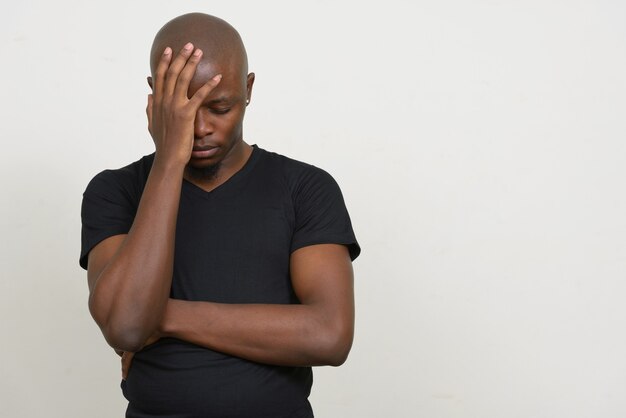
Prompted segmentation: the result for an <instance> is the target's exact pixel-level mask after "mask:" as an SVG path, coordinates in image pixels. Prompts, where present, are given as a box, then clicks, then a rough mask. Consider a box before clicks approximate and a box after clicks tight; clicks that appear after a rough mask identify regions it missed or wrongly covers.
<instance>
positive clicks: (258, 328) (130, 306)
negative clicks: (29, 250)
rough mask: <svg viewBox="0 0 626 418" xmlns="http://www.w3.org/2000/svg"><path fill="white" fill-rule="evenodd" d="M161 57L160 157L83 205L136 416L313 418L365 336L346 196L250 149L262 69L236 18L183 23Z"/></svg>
mask: <svg viewBox="0 0 626 418" xmlns="http://www.w3.org/2000/svg"><path fill="white" fill-rule="evenodd" d="M150 64H151V70H152V76H151V77H148V83H149V84H150V87H151V89H152V94H150V95H148V106H147V115H148V129H149V131H150V134H151V136H152V138H153V140H154V143H155V148H156V150H155V153H153V154H151V155H149V156H145V157H143V158H141V159H140V160H138V161H136V162H134V163H132V164H130V165H128V166H126V167H124V168H122V169H119V170H106V171H104V172H102V173H100V174H98V175H97V176H96V177H95V178H94V179H93V180H92V181H91V182H90V183H89V186H88V187H87V190H86V191H85V193H84V196H83V207H82V220H83V229H82V250H81V256H80V263H81V266H83V268H86V269H87V272H88V273H87V275H88V283H89V291H90V295H89V309H90V312H91V314H92V316H93V318H94V319H95V321H96V323H97V324H98V325H99V326H100V329H101V330H102V333H103V334H104V337H105V339H106V340H107V342H108V343H109V345H111V347H113V348H114V349H115V350H116V351H118V352H119V353H123V357H122V358H123V363H124V377H125V380H123V381H122V389H123V392H124V396H125V397H126V398H127V399H128V401H129V405H128V410H127V417H156V416H159V417H311V416H313V413H312V411H311V406H310V405H309V402H308V400H307V398H308V395H309V393H310V389H311V384H312V372H311V366H317V365H333V366H338V365H340V364H342V363H343V362H344V361H345V359H346V357H347V355H348V352H349V351H350V347H351V345H352V338H353V329H354V300H353V274H352V264H351V261H352V260H353V259H354V258H356V257H357V256H358V254H359V252H360V248H359V246H358V243H357V241H356V239H355V236H354V233H353V231H352V227H351V224H350V219H349V216H348V213H347V211H346V209H345V205H344V202H343V198H342V196H341V192H340V190H339V188H338V186H337V185H336V183H335V182H334V180H333V179H332V178H331V177H330V176H329V175H328V174H326V173H325V172H324V171H322V170H320V169H318V168H315V167H313V166H310V165H307V164H304V163H301V162H297V161H294V160H291V159H289V158H286V157H283V156H280V155H278V154H275V153H271V152H268V151H265V150H263V149H261V148H259V147H257V146H250V145H249V144H247V143H246V142H244V140H243V128H242V125H243V118H244V113H245V110H246V106H247V105H248V104H249V103H250V98H251V94H252V86H253V84H254V73H249V74H248V68H247V67H248V66H247V57H246V52H245V49H244V46H243V43H242V41H241V38H240V36H239V34H238V33H237V31H236V30H235V29H234V28H232V27H231V26H230V25H229V24H228V23H226V22H224V21H223V20H221V19H218V18H216V17H213V16H209V15H205V14H199V13H193V14H187V15H183V16H180V17H178V18H175V19H173V20H172V21H170V22H168V23H167V24H166V25H165V26H164V27H163V28H162V29H161V30H160V31H159V33H158V34H157V35H156V38H155V40H154V43H153V46H152V52H151V59H150ZM132 353H136V354H134V355H133V354H132ZM131 362H132V364H131Z"/></svg>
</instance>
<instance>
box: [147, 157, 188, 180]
mask: <svg viewBox="0 0 626 418" xmlns="http://www.w3.org/2000/svg"><path fill="white" fill-rule="evenodd" d="M186 165H187V163H186V162H183V161H177V160H175V159H173V158H165V157H161V156H159V153H158V152H157V153H156V154H155V156H154V162H153V163H152V170H153V171H154V172H156V173H158V174H162V175H164V176H166V177H172V176H180V177H181V178H182V176H183V174H184V172H185V167H186Z"/></svg>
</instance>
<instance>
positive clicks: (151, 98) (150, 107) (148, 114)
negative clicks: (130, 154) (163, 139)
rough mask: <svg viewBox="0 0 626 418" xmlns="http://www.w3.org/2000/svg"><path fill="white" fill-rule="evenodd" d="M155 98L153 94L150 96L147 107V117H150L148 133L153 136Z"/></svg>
mask: <svg viewBox="0 0 626 418" xmlns="http://www.w3.org/2000/svg"><path fill="white" fill-rule="evenodd" d="M153 103H154V98H153V97H152V95H151V94H148V105H147V106H146V116H148V132H150V135H152V106H153Z"/></svg>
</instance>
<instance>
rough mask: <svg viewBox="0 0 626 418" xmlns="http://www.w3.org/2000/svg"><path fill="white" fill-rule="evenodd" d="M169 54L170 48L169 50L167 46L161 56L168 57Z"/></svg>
mask: <svg viewBox="0 0 626 418" xmlns="http://www.w3.org/2000/svg"><path fill="white" fill-rule="evenodd" d="M171 53H172V48H170V47H169V46H168V47H167V48H165V51H163V55H169V54H171Z"/></svg>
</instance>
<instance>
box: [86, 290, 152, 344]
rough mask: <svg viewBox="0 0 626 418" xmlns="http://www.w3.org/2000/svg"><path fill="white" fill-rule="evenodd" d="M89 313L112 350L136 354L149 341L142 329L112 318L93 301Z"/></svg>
mask: <svg viewBox="0 0 626 418" xmlns="http://www.w3.org/2000/svg"><path fill="white" fill-rule="evenodd" d="M89 311H90V313H91V316H92V317H93V319H94V320H95V322H96V324H98V327H100V330H101V331H102V335H103V336H104V339H105V340H106V342H107V344H109V345H110V346H111V347H112V348H114V349H116V350H121V351H128V352H132V353H135V352H137V351H139V350H141V349H142V348H143V346H144V344H145V341H146V339H147V336H146V331H145V330H144V329H143V328H142V327H138V326H133V325H132V324H129V323H127V322H125V321H120V320H118V319H115V318H112V315H106V314H105V313H103V312H102V310H99V309H98V308H97V306H96V304H95V303H93V300H91V299H90V301H89Z"/></svg>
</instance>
